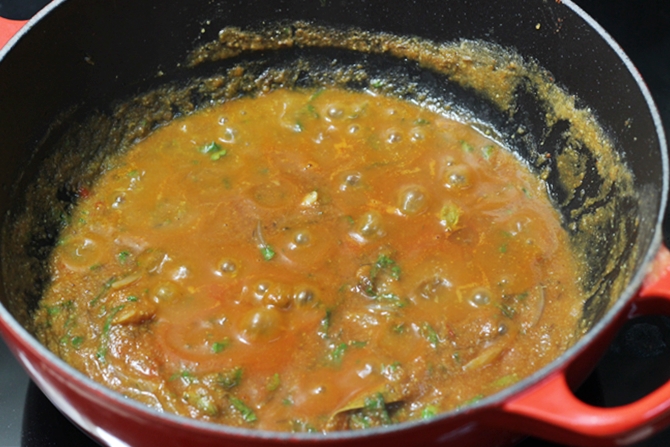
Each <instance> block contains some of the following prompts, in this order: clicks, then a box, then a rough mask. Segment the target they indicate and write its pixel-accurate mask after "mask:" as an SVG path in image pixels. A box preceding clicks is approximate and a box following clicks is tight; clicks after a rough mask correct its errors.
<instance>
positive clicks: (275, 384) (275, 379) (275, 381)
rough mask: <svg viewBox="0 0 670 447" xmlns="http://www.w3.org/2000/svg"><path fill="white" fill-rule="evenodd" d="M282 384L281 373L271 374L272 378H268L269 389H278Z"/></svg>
mask: <svg viewBox="0 0 670 447" xmlns="http://www.w3.org/2000/svg"><path fill="white" fill-rule="evenodd" d="M280 385H281V379H280V378H279V373H274V374H273V375H272V376H270V380H268V385H267V389H268V391H276V390H277V388H279V386H280Z"/></svg>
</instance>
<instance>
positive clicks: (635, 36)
mask: <svg viewBox="0 0 670 447" xmlns="http://www.w3.org/2000/svg"><path fill="white" fill-rule="evenodd" d="M45 3H46V0H0V16H2V17H7V18H13V19H26V18H29V17H30V16H31V15H32V14H34V12H35V11H37V10H38V9H39V8H40V7H41V5H43V4H45ZM576 3H577V4H578V5H580V6H581V7H582V8H583V9H584V10H586V12H587V13H589V14H590V15H592V16H593V17H594V18H595V19H596V21H598V22H599V23H600V24H601V25H602V26H603V27H604V28H605V29H606V30H608V32H609V33H610V34H611V35H612V36H613V37H614V39H615V40H616V41H617V42H618V43H619V44H620V45H621V46H622V47H623V48H624V50H625V51H626V53H627V54H628V56H629V57H630V58H631V60H632V61H633V63H634V64H635V65H636V66H637V68H638V69H639V71H640V73H641V74H642V77H643V78H644V79H645V81H646V82H647V84H648V86H649V88H650V90H651V92H652V95H653V97H654V99H655V101H656V103H657V105H658V108H659V111H660V113H661V117H662V119H663V121H664V124H665V128H666V129H667V130H666V133H669V134H670V1H667V0H576ZM664 228H665V234H666V238H665V239H666V244H669V243H670V219H668V218H667V214H666V224H665V225H664ZM669 378H670V318H666V317H649V318H644V319H640V320H636V321H633V322H631V323H630V324H628V325H627V326H626V327H625V328H624V329H623V330H622V331H621V332H620V333H619V335H618V337H617V339H616V340H615V342H614V343H613V344H612V346H611V347H610V349H609V351H608V352H607V354H606V355H605V357H604V358H603V359H602V360H601V362H600V364H599V366H598V368H597V369H596V371H595V372H594V373H593V374H592V375H591V376H590V377H589V379H588V380H587V381H586V383H585V384H584V385H583V386H582V387H581V388H580V390H579V391H578V395H579V396H580V397H581V398H583V399H584V400H585V401H587V402H589V403H592V404H595V405H603V406H613V405H620V404H622V403H626V402H631V401H632V400H634V399H636V398H639V397H640V396H643V395H644V394H645V393H647V392H649V391H650V390H653V389H654V388H655V387H656V386H658V385H660V384H662V383H664V382H665V381H666V380H668V379H669ZM19 445H21V446H23V447H30V446H39V447H50V446H51V447H60V446H68V447H71V446H81V447H87V446H97V444H96V443H94V442H92V441H91V440H90V439H89V438H88V437H87V436H86V435H84V434H83V433H82V432H80V431H79V430H78V429H77V428H76V427H74V426H73V425H72V424H70V423H69V421H68V420H67V419H65V417H64V416H62V415H61V414H60V413H59V412H58V410H56V409H55V408H54V407H53V406H52V405H51V403H50V402H49V401H48V400H47V399H46V398H45V397H44V395H43V394H42V393H41V392H40V390H39V389H38V388H37V387H36V386H35V385H34V384H33V383H32V382H31V381H30V380H29V378H28V377H27V375H26V374H25V373H24V371H23V370H22V369H21V367H20V366H19V365H18V363H17V362H16V361H15V360H14V358H13V357H12V356H11V354H10V353H9V350H8V349H7V347H6V346H5V344H4V342H2V341H1V340H0V447H8V446H19ZM552 446H554V447H559V446H558V445H557V444H552V443H548V442H545V441H542V440H538V439H534V438H529V439H527V440H525V441H523V442H522V443H521V444H520V447H552ZM635 446H636V447H642V446H644V447H653V446H659V447H660V446H663V447H667V446H670V429H669V430H666V431H664V432H662V433H660V434H658V435H656V436H654V437H653V438H651V439H648V440H646V441H644V442H641V443H638V444H635Z"/></svg>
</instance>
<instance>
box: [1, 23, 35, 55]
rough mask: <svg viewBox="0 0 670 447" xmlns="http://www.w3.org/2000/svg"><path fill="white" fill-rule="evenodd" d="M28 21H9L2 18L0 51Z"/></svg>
mask: <svg viewBox="0 0 670 447" xmlns="http://www.w3.org/2000/svg"><path fill="white" fill-rule="evenodd" d="M27 22H28V21H27V20H9V19H4V18H2V17H0V49H1V48H2V47H4V46H5V44H6V43H7V42H9V39H11V38H12V37H13V36H14V34H16V33H17V32H18V31H19V30H20V29H21V28H23V25H25V24H26V23H27Z"/></svg>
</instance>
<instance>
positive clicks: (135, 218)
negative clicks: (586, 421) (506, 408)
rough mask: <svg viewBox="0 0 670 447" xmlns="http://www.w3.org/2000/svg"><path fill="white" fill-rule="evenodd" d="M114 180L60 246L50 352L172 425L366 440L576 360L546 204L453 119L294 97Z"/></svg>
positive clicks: (332, 97)
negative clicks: (557, 361)
mask: <svg viewBox="0 0 670 447" xmlns="http://www.w3.org/2000/svg"><path fill="white" fill-rule="evenodd" d="M112 165H113V167H112V168H111V169H109V170H108V171H107V172H106V173H105V174H104V175H103V176H102V177H101V178H100V180H99V181H98V182H97V184H96V185H95V186H94V187H93V188H92V189H91V190H90V191H88V190H87V191H83V192H82V197H83V198H82V200H81V201H80V203H79V204H78V207H77V209H76V210H75V212H74V213H73V215H72V219H71V222H70V223H69V225H68V226H67V228H66V229H65V230H64V231H63V233H62V235H61V241H60V243H59V245H58V247H57V248H56V249H55V251H54V254H53V259H52V267H51V269H52V278H53V280H52V283H51V285H50V287H49V290H48V291H47V293H46V294H45V298H44V299H43V301H42V304H41V307H40V309H39V311H38V312H37V315H36V320H35V321H36V328H37V329H36V332H37V335H38V337H39V338H40V340H41V341H43V342H44V343H45V344H46V345H47V346H48V347H49V348H50V349H51V350H53V351H54V352H56V353H58V354H59V355H60V356H62V357H63V358H64V359H65V360H66V361H68V362H69V363H70V364H72V365H73V366H75V367H76V368H78V369H79V370H81V371H83V372H85V373H86V374H88V375H90V376H91V377H92V378H94V379H95V380H97V381H99V382H102V383H104V384H106V385H107V386H109V387H111V388H112V389H115V390H118V391H119V392H121V393H123V394H125V395H127V396H129V397H132V398H135V399H138V400H140V401H142V402H144V403H146V404H148V405H150V406H152V407H154V408H157V409H159V410H162V411H168V412H174V413H178V414H182V415H186V416H190V417H194V418H200V419H204V420H209V421H214V422H220V423H224V424H229V425H237V426H245V427H253V428H259V429H266V430H288V431H328V430H337V429H349V428H351V429H357V428H366V427H369V426H376V425H384V424H389V423H394V422H400V421H404V420H409V419H418V418H426V417H431V416H433V415H435V414H437V413H439V412H442V411H448V410H453V409H455V408H457V407H460V406H463V405H466V404H468V403H471V402H473V401H476V400H478V399H481V398H482V397H483V396H486V395H488V394H491V393H494V392H496V391H498V390H500V389H502V388H504V387H505V386H508V385H511V384H513V383H515V382H516V381H518V380H520V379H522V378H523V377H525V376H527V375H528V374H530V373H532V372H533V371H535V370H537V369H538V368H540V367H542V366H544V365H545V364H547V363H548V362H550V361H551V360H553V359H554V358H556V357H557V356H558V355H560V353H562V352H563V351H564V350H565V349H566V348H567V347H569V346H570V345H571V344H572V343H574V342H575V341H576V340H575V337H576V333H577V326H578V320H579V318H580V312H581V308H582V305H583V293H582V291H581V290H580V289H579V286H578V284H577V281H576V280H575V278H577V277H578V276H579V271H578V268H577V266H576V263H575V261H574V256H573V254H572V253H571V251H570V248H569V245H570V244H569V243H568V238H567V235H566V233H565V232H564V230H563V229H562V228H561V222H560V218H559V216H558V213H557V212H556V211H555V209H554V208H553V206H552V204H551V203H550V201H549V199H548V197H547V193H546V186H545V184H544V183H543V182H542V181H541V180H539V179H538V178H536V177H535V176H533V175H532V174H531V173H530V172H529V170H528V169H527V167H526V166H525V165H523V164H522V163H520V162H519V160H517V159H516V158H515V157H514V156H513V155H512V154H511V153H509V152H508V151H507V150H505V149H504V148H502V147H500V146H499V145H498V144H496V143H495V142H494V141H491V140H490V139H488V138H486V137H485V136H483V135H482V134H480V133H479V132H477V131H475V130H474V129H473V128H471V127H470V126H468V125H466V124H463V123H460V122H457V121H454V120H452V119H450V118H447V117H445V116H442V115H439V114H436V113H433V112H431V111H429V110H426V109H423V108H420V107H418V106H416V105H413V104H410V103H406V102H402V101H400V100H398V99H394V98H389V97H384V96H375V95H372V94H366V93H360V92H358V93H355V92H349V91H344V90H338V89H326V90H316V91H315V90H309V91H294V90H278V91H274V92H271V93H267V94H263V95H260V96H258V97H256V98H243V99H237V100H233V101H229V102H226V103H224V104H221V105H218V106H215V107H212V108H210V109H206V110H202V111H200V112H198V113H195V114H193V115H191V116H188V117H184V118H180V119H176V120H174V121H173V122H171V123H170V124H168V125H166V126H164V127H162V128H160V129H159V130H157V131H156V132H154V133H153V134H151V135H150V136H148V137H147V138H146V139H144V140H143V141H141V142H139V143H138V144H137V145H136V146H135V147H134V148H132V149H131V150H130V151H128V152H127V153H125V154H122V155H119V156H118V157H117V158H115V159H114V161H113V163H112Z"/></svg>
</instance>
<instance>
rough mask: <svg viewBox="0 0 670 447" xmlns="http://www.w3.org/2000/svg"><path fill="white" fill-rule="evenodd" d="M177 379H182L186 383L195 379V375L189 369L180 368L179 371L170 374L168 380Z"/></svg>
mask: <svg viewBox="0 0 670 447" xmlns="http://www.w3.org/2000/svg"><path fill="white" fill-rule="evenodd" d="M177 379H182V380H183V381H184V382H186V383H191V382H192V381H193V380H195V376H194V375H193V374H192V373H191V371H189V370H187V369H182V370H181V371H179V372H176V373H174V374H172V375H171V376H170V378H169V379H168V381H170V382H172V381H174V380H177Z"/></svg>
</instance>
